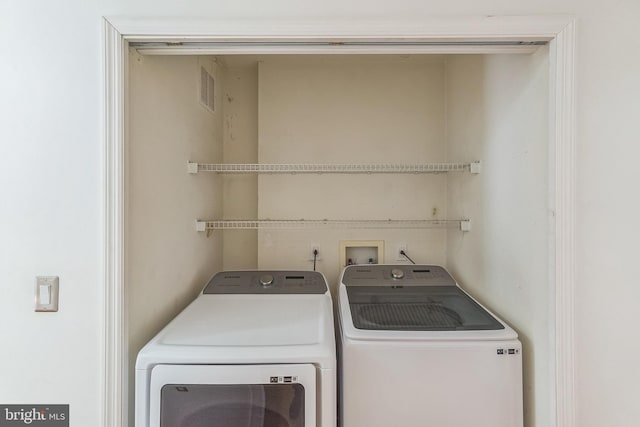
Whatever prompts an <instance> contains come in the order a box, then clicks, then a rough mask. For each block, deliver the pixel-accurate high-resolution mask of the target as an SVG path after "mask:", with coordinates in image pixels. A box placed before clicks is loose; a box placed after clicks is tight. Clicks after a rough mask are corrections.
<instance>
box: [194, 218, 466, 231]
mask: <svg viewBox="0 0 640 427" xmlns="http://www.w3.org/2000/svg"><path fill="white" fill-rule="evenodd" d="M309 228H315V229H342V228H360V229H385V228H387V229H388V228H392V229H401V228H404V229H407V228H410V229H422V228H441V229H458V230H460V231H470V230H471V221H470V220H468V219H462V220H459V219H456V220H441V219H436V220H421V219H406V220H405V219H381V220H376V219H368V220H335V219H333V220H330V219H298V220H289V219H251V220H209V221H202V220H197V221H196V230H197V231H206V232H207V233H209V232H210V231H212V230H260V229H309Z"/></svg>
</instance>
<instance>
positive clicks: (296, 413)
mask: <svg viewBox="0 0 640 427" xmlns="http://www.w3.org/2000/svg"><path fill="white" fill-rule="evenodd" d="M150 397H151V399H150V407H149V419H150V424H149V425H150V427H205V426H206V427H315V426H316V372H315V367H314V366H313V365H310V364H304V365H157V366H155V367H154V368H153V370H152V372H151V387H150Z"/></svg>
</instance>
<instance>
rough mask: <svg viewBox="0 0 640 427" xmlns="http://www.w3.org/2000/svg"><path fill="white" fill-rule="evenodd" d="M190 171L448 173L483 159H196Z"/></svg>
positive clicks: (474, 169) (472, 169)
mask: <svg viewBox="0 0 640 427" xmlns="http://www.w3.org/2000/svg"><path fill="white" fill-rule="evenodd" d="M187 170H188V172H189V173H192V174H196V173H198V172H216V173H258V174H260V173H262V174H277V173H291V174H297V173H316V174H322V173H344V174H357V173H369V174H373V173H416V174H417V173H446V172H469V173H472V174H478V173H480V162H479V161H476V162H471V163H424V164H399V163H379V164H333V163H326V164H306V163H280V164H274V163H269V164H258V163H237V164H231V163H226V164H223V163H196V162H189V163H188V164H187Z"/></svg>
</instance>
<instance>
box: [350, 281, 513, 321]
mask: <svg viewBox="0 0 640 427" xmlns="http://www.w3.org/2000/svg"><path fill="white" fill-rule="evenodd" d="M346 291H347V295H348V297H349V298H348V300H349V307H350V311H351V317H352V321H353V325H354V327H355V328H356V329H365V330H376V331H480V330H499V329H504V326H503V325H502V324H501V323H500V322H498V321H497V320H496V319H495V318H494V317H493V316H492V315H491V314H489V313H488V312H487V311H486V310H485V309H483V308H482V307H481V306H480V305H479V304H478V303H476V302H475V301H474V300H473V299H472V298H471V297H469V296H468V295H467V294H466V293H465V292H464V291H463V290H462V289H460V288H458V287H457V286H406V287H405V286H397V285H396V286H347V287H346Z"/></svg>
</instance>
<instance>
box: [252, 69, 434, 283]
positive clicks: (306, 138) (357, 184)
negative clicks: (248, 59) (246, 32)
mask: <svg viewBox="0 0 640 427" xmlns="http://www.w3.org/2000/svg"><path fill="white" fill-rule="evenodd" d="M259 69H260V71H259V74H260V80H259V117H260V120H259V159H260V162H261V163H355V164H360V163H405V164H415V163H429V162H439V161H444V160H445V157H446V144H445V141H444V138H445V132H444V128H445V126H444V124H445V120H444V106H445V100H444V81H445V80H444V59H443V57H441V56H422V57H419V56H414V57H401V56H391V57H389V56H384V57H380V56H377V57H375V56H374V57H369V56H365V57H357V56H356V57H354V56H351V57H345V56H337V57H335V56H334V57H324V56H321V57H310V56H301V57H300V56H299V57H292V58H268V59H264V60H263V61H262V62H261V63H260V67H259ZM258 183H259V202H258V213H259V215H258V216H259V217H260V218H273V219H300V218H304V219H325V218H326V219H389V218H390V219H446V218H447V213H446V177H445V176H444V175H416V174H408V175H397V174H383V175H380V174H371V175H368V174H367V175H340V174H338V175H336V174H333V175H332V174H325V175H316V174H312V175H300V174H297V175H260V176H259V178H258ZM434 211H435V214H434ZM445 236H446V231H444V230H381V229H378V230H375V229H373V230H367V229H365V230H353V229H351V230H322V231H318V230H315V229H310V230H296V231H282V230H265V231H260V232H259V233H258V242H259V245H258V261H259V266H260V268H276V267H277V268H301V269H308V268H311V267H312V263H311V262H310V260H311V259H312V251H311V247H312V245H317V246H319V252H320V261H319V262H318V264H317V268H318V270H319V271H321V272H323V273H324V274H325V276H326V277H327V280H328V281H329V283H330V284H331V285H332V286H335V285H336V284H337V279H338V274H339V272H340V266H341V265H344V264H343V263H342V261H343V260H339V259H338V254H339V248H340V241H341V240H384V242H385V249H386V254H385V261H390V262H395V259H396V257H395V252H396V248H397V245H398V243H401V242H402V243H405V244H407V245H408V247H407V249H408V250H409V252H410V254H411V256H412V257H413V258H414V259H416V260H418V261H422V262H432V263H438V264H442V263H443V262H444V261H445V258H444V254H445Z"/></svg>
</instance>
